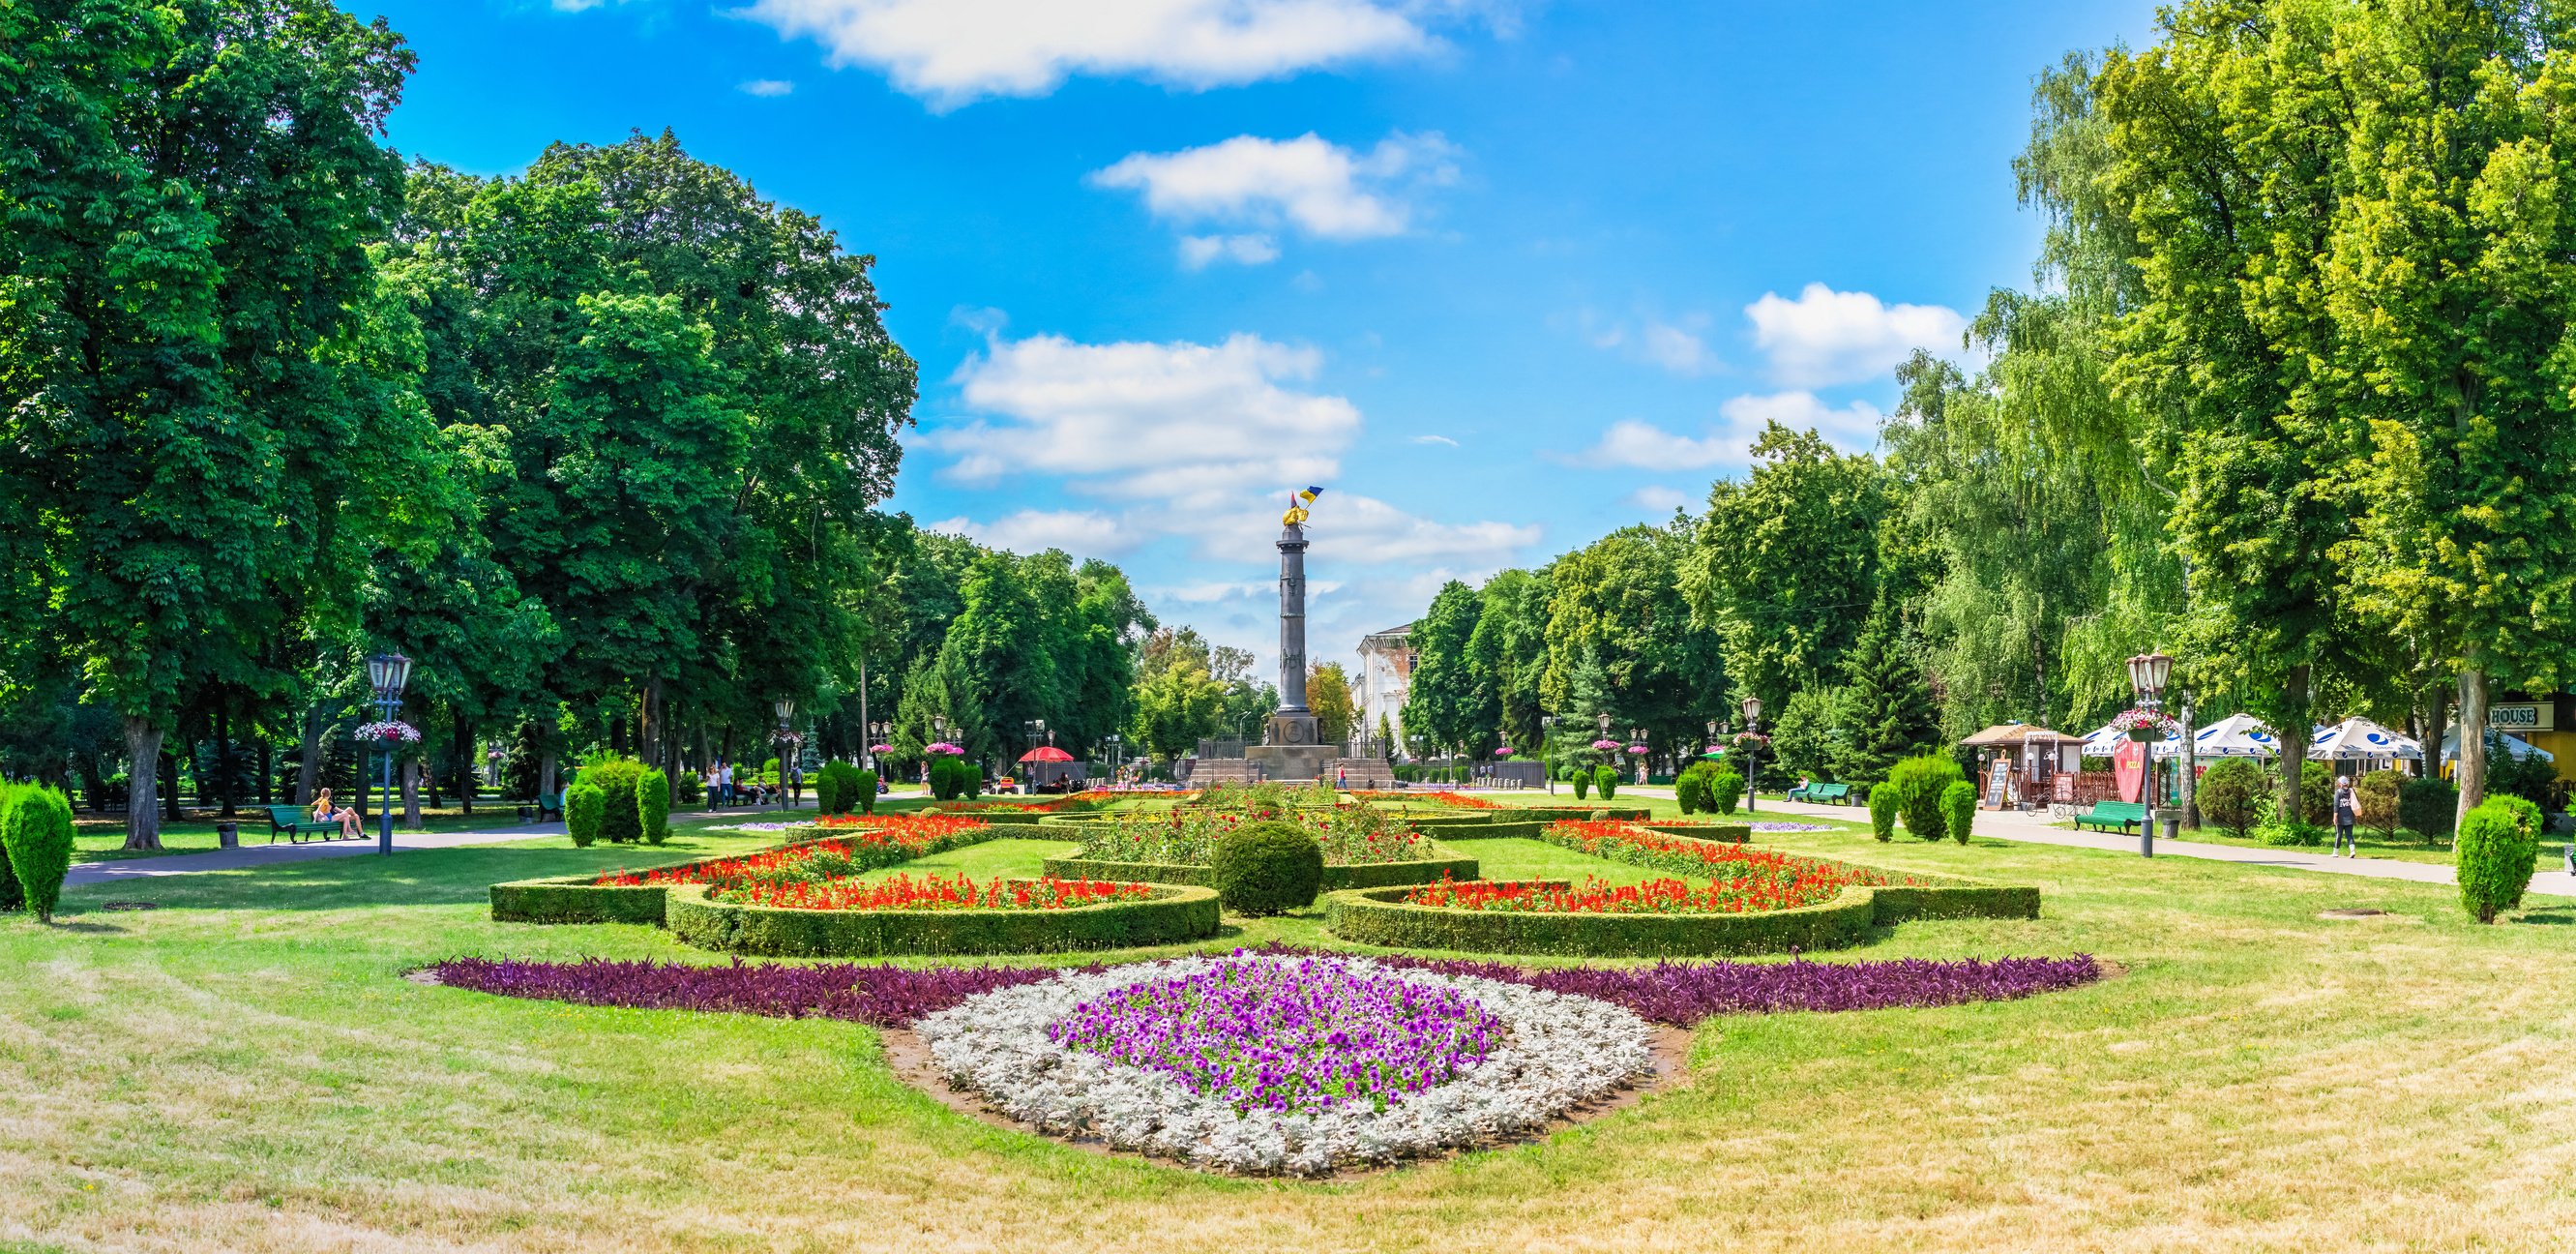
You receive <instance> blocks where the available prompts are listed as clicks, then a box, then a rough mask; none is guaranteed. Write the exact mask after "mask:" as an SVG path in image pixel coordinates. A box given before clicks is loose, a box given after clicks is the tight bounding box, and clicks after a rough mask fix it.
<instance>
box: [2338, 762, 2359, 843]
mask: <svg viewBox="0 0 2576 1254" xmlns="http://www.w3.org/2000/svg"><path fill="white" fill-rule="evenodd" d="M2360 821H2361V796H2360V794H2358V793H2355V792H2354V791H2353V790H2352V777H2351V776H2349V775H2337V776H2335V782H2334V825H2335V852H2334V856H2336V857H2339V858H2358V857H2360V856H2361V841H2360V840H2359V839H2358V838H2356V837H2354V835H2353V834H2352V825H2353V824H2355V823H2357V822H2360ZM2347 848H2349V849H2350V852H2346V849H2347Z"/></svg>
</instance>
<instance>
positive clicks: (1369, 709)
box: [1351, 623, 1414, 762]
mask: <svg viewBox="0 0 2576 1254" xmlns="http://www.w3.org/2000/svg"><path fill="white" fill-rule="evenodd" d="M1412 634H1413V624H1411V623H1406V624H1405V625H1403V626H1401V627H1389V628H1387V629H1386V630H1384V631H1375V632H1370V633H1369V634H1368V635H1366V636H1363V637H1361V639H1360V673H1359V679H1358V682H1357V683H1355V684H1353V685H1352V691H1351V697H1352V704H1354V705H1356V706H1357V707H1359V709H1358V714H1359V717H1358V720H1357V721H1358V724H1359V725H1358V726H1357V727H1355V728H1353V729H1352V732H1351V735H1352V738H1353V739H1355V740H1368V739H1373V738H1375V737H1376V735H1377V724H1378V719H1379V718H1381V717H1383V718H1384V719H1385V720H1386V725H1387V726H1388V727H1390V728H1392V729H1394V732H1395V737H1396V743H1395V744H1393V745H1386V746H1382V747H1381V748H1380V749H1379V752H1380V753H1381V754H1383V755H1384V756H1385V757H1386V759H1387V760H1388V761H1390V762H1392V761H1395V760H1397V759H1400V758H1402V757H1403V756H1404V754H1403V752H1402V751H1401V749H1400V748H1399V747H1398V746H1401V745H1402V744H1403V743H1404V694H1405V692H1406V690H1407V689H1408V688H1409V687H1410V686H1411V684H1412V681H1413V658H1414V653H1413V648H1412V646H1411V643H1410V639H1411V636H1412Z"/></svg>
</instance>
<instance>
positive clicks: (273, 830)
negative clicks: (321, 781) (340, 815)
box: [260, 794, 340, 845]
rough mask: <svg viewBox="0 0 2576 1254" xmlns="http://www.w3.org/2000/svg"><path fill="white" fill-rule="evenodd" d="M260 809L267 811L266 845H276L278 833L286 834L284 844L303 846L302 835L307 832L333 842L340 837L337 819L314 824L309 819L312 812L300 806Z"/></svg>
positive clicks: (263, 807) (264, 807) (265, 807)
mask: <svg viewBox="0 0 2576 1254" xmlns="http://www.w3.org/2000/svg"><path fill="white" fill-rule="evenodd" d="M271 795H272V796H274V795H275V794H271ZM260 808H261V809H263V810H266V811H268V843H270V844H272V845H274V844H276V843H277V837H278V833H280V832H283V833H285V834H286V843H288V844H290V845H300V844H303V843H304V834H305V833H307V832H311V833H313V834H314V835H316V836H320V837H321V838H322V839H324V840H334V839H337V838H338V837H339V835H340V821H339V820H338V819H326V820H324V821H322V822H319V823H317V822H314V821H313V819H312V817H311V815H312V812H311V811H309V810H306V809H305V808H304V807H302V806H262V807H260Z"/></svg>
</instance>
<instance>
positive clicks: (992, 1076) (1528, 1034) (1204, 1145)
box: [913, 955, 1654, 1175]
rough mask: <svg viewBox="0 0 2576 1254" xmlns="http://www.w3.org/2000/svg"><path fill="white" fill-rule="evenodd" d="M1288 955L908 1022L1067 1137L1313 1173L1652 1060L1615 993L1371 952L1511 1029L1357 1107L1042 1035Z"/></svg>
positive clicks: (1505, 1117) (1011, 1110)
mask: <svg viewBox="0 0 2576 1254" xmlns="http://www.w3.org/2000/svg"><path fill="white" fill-rule="evenodd" d="M1282 961H1294V959H1280V958H1271V957H1265V956H1261V955H1243V956H1236V957H1223V958H1206V957H1193V958H1175V959H1170V960H1166V961H1163V962H1154V963H1139V964H1137V965H1134V966H1126V967H1119V968H1117V969H1114V970H1110V971H1104V972H1100V973H1098V974H1093V975H1086V974H1080V973H1067V974H1066V975H1064V976H1061V977H1059V978H1057V979H1053V980H1048V981H1046V982H1044V983H1040V984H1023V985H1020V986H1019V987H1017V988H1006V989H1000V990H997V991H995V992H990V993H984V994H980V995H978V996H975V997H971V998H968V999H967V1000H966V1001H964V1002H962V1003H960V1004H958V1005H956V1006H953V1007H951V1008H949V1009H947V1010H942V1011H939V1012H938V1013H936V1014H931V1015H927V1016H924V1017H923V1018H922V1019H921V1020H920V1021H919V1022H917V1023H915V1024H914V1025H913V1028H914V1030H915V1031H916V1032H918V1033H920V1035H921V1038H922V1040H923V1041H924V1042H925V1043H926V1044H927V1045H928V1046H929V1048H930V1056H931V1059H932V1061H933V1062H935V1063H936V1064H937V1065H938V1067H939V1070H940V1072H941V1073H942V1074H944V1075H946V1076H947V1077H948V1078H949V1079H950V1080H951V1081H952V1082H954V1083H957V1084H961V1085H964V1086H966V1087H969V1088H972V1089H974V1090H976V1091H977V1092H979V1093H981V1094H982V1095H983V1096H984V1097H985V1099H986V1100H987V1101H989V1102H990V1103H992V1105H993V1106H994V1108H995V1109H997V1110H999V1111H1000V1112H1001V1113H1003V1114H1005V1115H1008V1116H1010V1117H1011V1118H1014V1119H1023V1120H1027V1121H1028V1122H1030V1123H1034V1124H1036V1125H1038V1127H1039V1128H1041V1129H1043V1130H1045V1131H1048V1132H1053V1133H1058V1134H1061V1135H1075V1136H1080V1135H1092V1136H1098V1137H1100V1138H1101V1139H1102V1140H1104V1141H1106V1142H1108V1143H1109V1145H1110V1146H1112V1147H1113V1148H1117V1149H1126V1150H1137V1151H1141V1152H1143V1153H1146V1154H1150V1155H1156V1156H1160V1157H1165V1158H1175V1159H1180V1160H1183V1161H1186V1162H1193V1163H1198V1164H1202V1165H1205V1166H1211V1167H1219V1168H1224V1169H1226V1170H1231V1171H1242V1172H1257V1173H1270V1172H1289V1173H1293V1174H1297V1175H1316V1174H1321V1173H1324V1172H1328V1171H1331V1170H1333V1169H1334V1168H1335V1167H1337V1166H1340V1165H1342V1164H1345V1163H1384V1162H1391V1161H1393V1160H1395V1159H1397V1158H1401V1157H1405V1156H1407V1155H1415V1154H1422V1153H1426V1152H1429V1151H1432V1150H1438V1149H1443V1148H1447V1147H1450V1146H1458V1145H1468V1144H1473V1143H1475V1142H1477V1141H1480V1140H1484V1139H1486V1138H1488V1137H1494V1136H1507V1135H1511V1134H1514V1133H1520V1132H1526V1131H1529V1130H1531V1129H1534V1128H1538V1127H1542V1126H1544V1125H1545V1124H1546V1123H1547V1122H1548V1121H1549V1120H1551V1119H1554V1118H1556V1117H1557V1116H1559V1115H1562V1114H1564V1113H1565V1112H1567V1111H1569V1110H1572V1109H1573V1108H1575V1107H1577V1106H1580V1105H1582V1104H1583V1103H1585V1102H1588V1101H1592V1100H1594V1099H1596V1098H1598V1097H1601V1096H1602V1095H1604V1094H1607V1093H1609V1092H1612V1091H1613V1090H1616V1089H1619V1088H1622V1087H1625V1086H1626V1085H1627V1084H1628V1083H1629V1082H1631V1081H1632V1080H1635V1079H1637V1078H1638V1077H1640V1076H1644V1075H1647V1074H1649V1073H1651V1072H1652V1071H1653V1070H1654V1059H1653V1056H1652V1054H1651V1052H1650V1050H1649V1048H1648V1047H1649V1043H1650V1042H1651V1041H1652V1039H1653V1035H1654V1030H1653V1029H1652V1028H1651V1027H1649V1026H1648V1025H1647V1023H1646V1021H1645V1020H1643V1019H1640V1018H1638V1017H1637V1016H1636V1015H1635V1014H1633V1013H1631V1012H1629V1011H1627V1010H1625V1009H1622V1008H1620V1007H1618V1006H1613V1005H1611V1004H1609V1003H1608V1002H1603V1001H1596V1000H1594V999H1592V998H1589V997H1579V996H1573V995H1570V994H1564V993H1552V992H1547V991H1545V990H1542V989H1536V988H1531V987H1529V986H1528V985H1526V984H1507V983H1504V982H1501V981H1498V980H1486V979H1478V978H1476V977H1473V976H1445V975H1436V974H1433V973H1431V972H1428V971H1420V970H1415V969H1412V968H1407V967H1389V966H1385V965H1383V964H1380V963H1376V962H1371V961H1369V960H1368V959H1365V958H1351V959H1347V961H1348V962H1349V964H1350V967H1351V969H1352V971H1353V973H1354V974H1362V975H1365V974H1373V973H1374V974H1385V975H1392V976H1395V977H1398V978H1400V979H1402V980H1404V981H1405V982H1406V983H1410V984H1422V985H1432V986H1438V987H1444V988H1453V989H1457V990H1458V991H1460V992H1463V993H1466V994H1468V995H1469V996H1471V997H1473V998H1475V999H1476V1000H1477V1001H1478V1002H1479V1003H1481V1004H1483V1006H1484V1007H1485V1009H1487V1010H1488V1011H1490V1012H1492V1013H1493V1014H1494V1015H1496V1016H1497V1017H1499V1018H1501V1019H1502V1021H1503V1023H1504V1025H1505V1026H1506V1027H1507V1028H1508V1029H1509V1032H1510V1035H1509V1036H1508V1037H1507V1038H1505V1043H1504V1045H1503V1047H1502V1048H1501V1049H1498V1050H1496V1051H1494V1052H1493V1053H1492V1054H1490V1055H1488V1056H1487V1057H1486V1059H1485V1060H1484V1061H1483V1062H1482V1063H1478V1064H1472V1065H1471V1066H1470V1067H1469V1068H1468V1069H1467V1071H1466V1074H1464V1075H1462V1076H1461V1077H1460V1078H1458V1079H1456V1080H1452V1081H1450V1082H1449V1083H1447V1084H1442V1085H1439V1086H1437V1087H1434V1088H1430V1089H1425V1090H1423V1091H1422V1092H1419V1093H1415V1094H1412V1095H1410V1096H1407V1097H1403V1098H1399V1099H1397V1100H1395V1101H1393V1102H1390V1103H1389V1104H1388V1106H1387V1108H1386V1110H1385V1111H1384V1112H1382V1113H1381V1112H1377V1111H1374V1110H1371V1109H1369V1108H1367V1107H1363V1106H1358V1105H1357V1104H1353V1105H1352V1106H1349V1107H1345V1108H1344V1109H1342V1110H1337V1111H1329V1112H1320V1113H1313V1114H1296V1115H1283V1114H1276V1113H1272V1112H1268V1111H1255V1112H1253V1113H1252V1114H1251V1115H1249V1116H1238V1115H1236V1114H1235V1112H1234V1108H1233V1107H1231V1106H1229V1105H1227V1104H1226V1103H1225V1102H1224V1101H1222V1100H1220V1099H1218V1098H1215V1097H1207V1096H1202V1095H1200V1094H1197V1093H1193V1092H1191V1091H1190V1090H1189V1089H1188V1088H1186V1087H1185V1086H1183V1085H1182V1084H1181V1082H1180V1081H1178V1080H1176V1079H1174V1078H1172V1077H1170V1076H1167V1075H1164V1074H1161V1073H1159V1072H1152V1071H1147V1070H1145V1069H1144V1068H1141V1067H1137V1066H1133V1065H1130V1064H1125V1063H1115V1062H1111V1061H1109V1060H1108V1059H1106V1058H1103V1057H1101V1056H1100V1055H1098V1054H1093V1053H1087V1052H1084V1051H1081V1050H1076V1049H1071V1048H1067V1047H1066V1046H1063V1045H1059V1044H1057V1043H1055V1042H1054V1041H1050V1040H1048V1039H1047V1035H1046V1030H1047V1026H1048V1025H1049V1024H1052V1023H1055V1022H1056V1021H1058V1020H1060V1019H1063V1018H1065V1017H1066V1016H1068V1015H1071V1014H1072V1013H1073V1011H1074V1008H1075V1007H1077V1006H1079V1005H1081V1004H1082V1003H1084V1002H1087V1001H1091V1000H1093V999H1095V998H1099V997H1102V996H1106V995H1107V994H1109V993H1111V992H1113V991H1115V990H1117V989H1121V988H1125V987H1128V986H1130V985H1134V984H1141V983H1144V982H1146V981H1149V980H1169V979H1179V978H1186V977H1190V976H1195V975H1198V974H1201V973H1204V972H1206V971H1209V970H1212V969H1214V968H1216V967H1218V966H1220V965H1224V964H1230V963H1240V962H1272V963H1276V962H1282Z"/></svg>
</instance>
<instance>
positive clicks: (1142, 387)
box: [926, 335, 1360, 500]
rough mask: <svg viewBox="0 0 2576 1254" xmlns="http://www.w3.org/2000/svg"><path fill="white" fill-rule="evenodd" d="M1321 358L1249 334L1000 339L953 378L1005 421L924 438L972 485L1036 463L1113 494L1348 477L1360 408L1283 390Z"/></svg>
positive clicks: (1214, 492)
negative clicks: (1345, 460) (1344, 473)
mask: <svg viewBox="0 0 2576 1254" xmlns="http://www.w3.org/2000/svg"><path fill="white" fill-rule="evenodd" d="M1322 364H1323V358H1322V355H1321V354H1319V353H1317V352H1316V351H1315V350H1314V349H1311V348H1292V347H1290V346H1288V345H1285V344H1274V343H1271V342H1270V341H1268V340H1264V339H1262V338H1260V337H1259V336H1253V335H1236V336H1233V337H1231V338H1229V339H1227V340H1226V341H1225V342H1224V343H1222V344H1192V343H1188V342H1185V341H1183V342H1174V343H1170V344H1144V343H1133V342H1128V343H1117V344H1078V343H1075V342H1074V341H1072V340H1068V339H1065V338H1064V337H1062V336H1055V335H1040V336H1032V337H1030V338H1028V339H1024V340H999V339H996V340H994V341H992V344H991V347H990V348H989V349H988V350H987V351H986V352H985V353H980V354H976V355H974V356H970V357H968V358H967V359H966V363H965V364H964V365H963V366H960V367H958V370H957V375H956V382H958V383H959V384H961V385H962V386H963V395H964V397H965V401H966V403H967V404H968V405H970V406H972V407H973V408H975V409H976V410H978V411H981V412H983V413H987V414H993V415H998V416H1000V417H1002V418H1005V419H1008V420H1009V421H1007V422H1004V423H1000V424H994V423H988V422H985V421H982V420H977V421H974V422H971V423H969V424H967V425H965V426H963V427H958V428H953V429H950V430H946V431H941V432H937V433H934V434H933V435H931V436H929V437H928V438H927V440H926V442H927V443H929V444H931V445H932V446H933V447H937V448H940V449H943V450H946V451H948V452H953V453H957V454H959V455H960V456H959V459H958V461H957V463H956V464H955V465H954V466H953V467H951V468H950V470H949V471H948V474H949V476H950V477H952V478H956V479H961V480H964V481H967V482H989V481H991V480H993V479H995V478H997V477H998V476H1000V475H1003V474H1006V473H1010V472H1013V471H1040V472H1044V473H1050V474H1058V475H1069V476H1076V477H1078V479H1080V480H1081V481H1080V482H1077V483H1076V484H1075V486H1076V487H1077V488H1078V489H1079V490H1083V491H1088V492H1094V493H1100V494H1105V495H1110V496H1118V497H1128V498H1141V497H1162V498H1169V499H1177V500H1201V499H1215V498H1234V499H1238V500H1239V499H1240V497H1241V495H1242V494H1243V493H1244V492H1246V491H1248V490H1269V489H1272V488H1280V487H1283V486H1285V485H1289V484H1307V483H1323V482H1325V481H1327V480H1329V479H1331V478H1332V477H1333V476H1335V475H1337V474H1339V473H1341V460H1340V453H1341V451H1342V450H1343V449H1344V448H1346V447H1348V446H1349V444H1350V442H1351V440H1352V438H1353V437H1355V436H1357V435H1358V434H1359V429H1360V411H1359V409H1358V408H1357V407H1356V406H1354V405H1352V404H1351V403H1350V402H1349V401H1347V400H1344V399H1343V398H1341V397H1338V396H1318V395H1316V394H1314V393H1311V392H1302V391H1297V390H1295V389H1292V388H1287V387H1282V386H1280V384H1281V382H1282V381H1299V380H1305V379H1309V378H1312V377H1314V374H1315V372H1316V371H1317V370H1318V369H1320V368H1321V367H1322Z"/></svg>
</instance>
